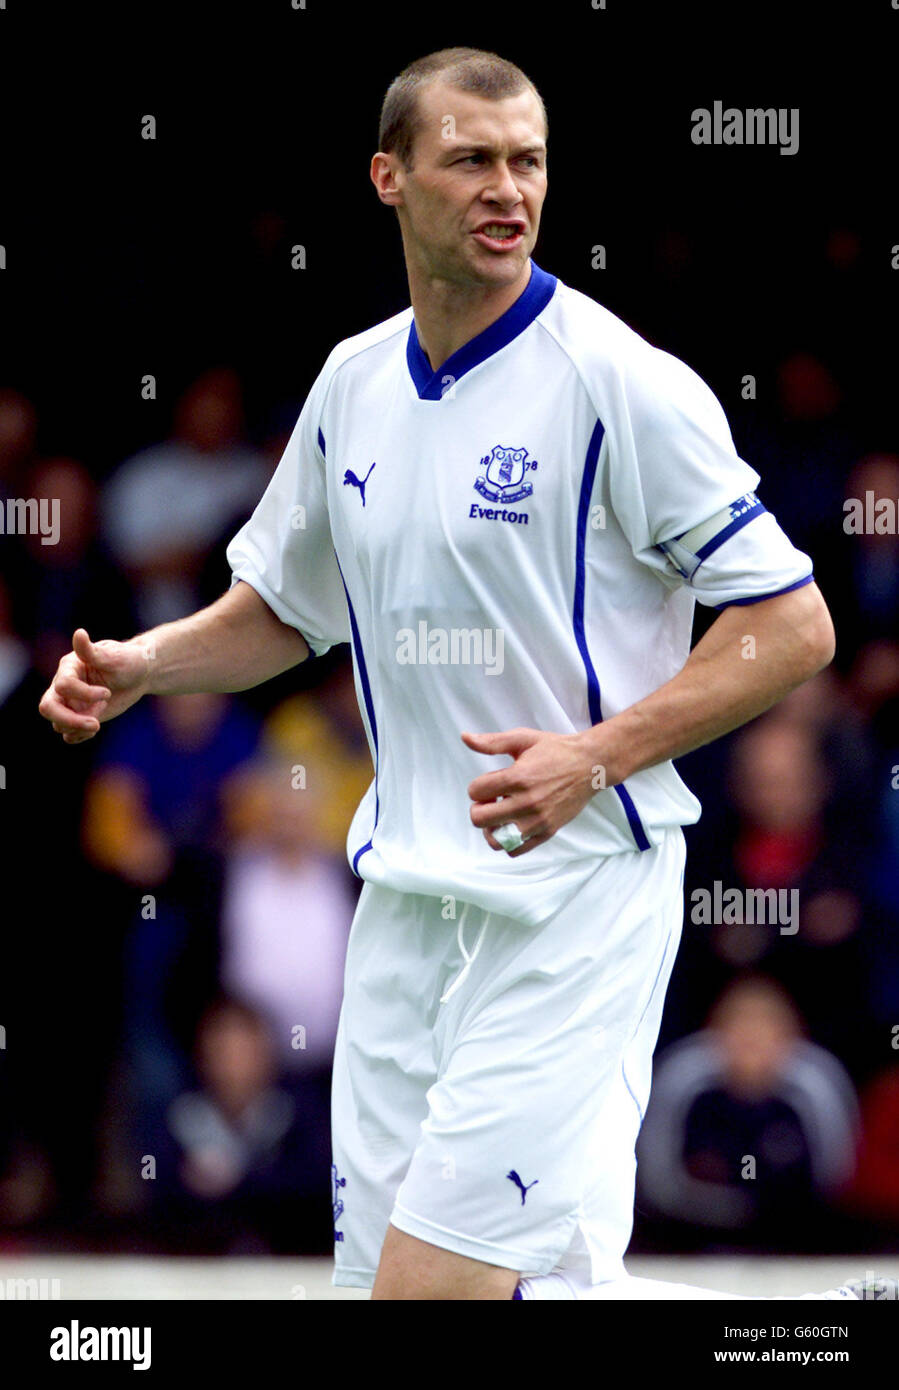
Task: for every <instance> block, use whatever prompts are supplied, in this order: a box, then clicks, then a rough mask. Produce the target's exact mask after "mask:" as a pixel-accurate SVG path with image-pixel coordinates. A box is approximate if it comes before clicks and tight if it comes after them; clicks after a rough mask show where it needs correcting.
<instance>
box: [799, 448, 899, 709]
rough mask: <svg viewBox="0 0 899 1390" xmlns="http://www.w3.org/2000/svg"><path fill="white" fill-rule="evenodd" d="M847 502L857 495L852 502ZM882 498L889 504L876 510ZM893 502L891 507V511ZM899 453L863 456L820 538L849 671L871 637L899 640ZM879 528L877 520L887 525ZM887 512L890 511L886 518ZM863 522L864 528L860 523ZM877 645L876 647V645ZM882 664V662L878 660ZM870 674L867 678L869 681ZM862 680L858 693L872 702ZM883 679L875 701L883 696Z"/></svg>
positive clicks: (824, 582)
mask: <svg viewBox="0 0 899 1390" xmlns="http://www.w3.org/2000/svg"><path fill="white" fill-rule="evenodd" d="M844 500H845V502H847V503H849V502H851V503H854V504H857V505H854V506H852V507H850V508H849V509H848V510H847V509H846V508H845V507H844ZM878 503H882V504H884V506H883V507H882V508H881V511H880V512H878V511H877V505H878ZM886 508H889V511H886ZM897 509H899V456H897V455H895V454H885V453H883V454H869V455H867V456H866V457H864V458H862V459H860V460H858V462H856V463H855V465H854V466H853V468H852V471H851V472H850V473H849V476H848V478H846V479H845V482H844V484H843V487H842V495H841V499H840V505H839V506H838V508H837V509H836V510H835V511H834V512H833V513H832V515H830V516H828V517H827V518H826V519H825V523H824V524H823V525H822V526H821V528H820V529H819V531H818V534H817V535H816V536H815V538H814V544H815V551H816V560H815V573H816V577H817V579H818V582H819V584H820V587H821V592H822V593H823V594H824V597H825V598H826V600H827V602H828V606H829V607H830V610H831V614H832V616H833V620H834V627H835V629H836V634H837V654H836V664H837V667H838V669H840V670H842V671H848V670H850V668H853V667H856V666H858V664H859V662H860V658H861V655H862V653H863V652H864V651H865V649H867V648H869V647H871V646H872V644H880V643H889V644H893V646H894V647H895V644H896V643H897V642H899V538H897V535H896V529H895V528H896V512H897ZM890 513H891V515H892V527H891V528H890V529H885V530H884V529H881V530H880V531H876V530H874V529H873V526H872V525H871V524H870V523H871V522H872V521H873V522H874V523H875V524H876V525H879V526H880V527H881V528H883V527H884V526H888V525H889V522H890ZM884 518H885V519H884ZM859 525H860V526H861V528H862V529H861V530H857V529H855V528H856V527H857V526H859ZM875 649H876V647H875ZM874 669H876V670H877V671H880V669H881V668H880V667H879V666H878V667H877V668H872V672H871V673H872V674H873V670H874ZM870 678H871V677H870V674H869V676H868V682H870ZM868 682H865V681H861V682H860V681H859V678H858V677H856V683H857V684H861V685H862V689H860V690H859V694H860V695H861V696H862V699H863V700H865V703H866V704H867V705H868V706H869V708H870V704H871V701H870V700H869V699H866V698H865V689H864V687H865V686H866V685H867V683H868ZM881 684H882V682H881V681H878V682H877V686H876V697H875V698H876V703H877V704H880V703H882V700H883V698H884V694H883V693H881V691H880V688H879V687H880V685H881ZM886 693H887V694H893V695H895V694H899V676H897V671H896V663H895V662H894V663H893V669H892V674H891V678H890V680H889V682H888V688H887V691H886Z"/></svg>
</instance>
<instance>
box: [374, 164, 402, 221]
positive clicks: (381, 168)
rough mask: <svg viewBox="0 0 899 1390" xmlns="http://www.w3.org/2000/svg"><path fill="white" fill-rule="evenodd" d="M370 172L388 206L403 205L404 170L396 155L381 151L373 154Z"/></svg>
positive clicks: (378, 192)
mask: <svg viewBox="0 0 899 1390" xmlns="http://www.w3.org/2000/svg"><path fill="white" fill-rule="evenodd" d="M370 172H371V181H372V183H373V184H374V186H375V188H376V190H377V194H378V197H379V198H380V199H381V202H382V203H386V204H387V206H388V207H393V208H395V207H401V206H402V202H403V195H402V183H403V171H402V168H401V167H400V162H399V160H398V159H397V157H396V155H393V154H382V153H381V152H380V151H379V152H378V153H377V154H376V155H373V156H372V161H371V170H370Z"/></svg>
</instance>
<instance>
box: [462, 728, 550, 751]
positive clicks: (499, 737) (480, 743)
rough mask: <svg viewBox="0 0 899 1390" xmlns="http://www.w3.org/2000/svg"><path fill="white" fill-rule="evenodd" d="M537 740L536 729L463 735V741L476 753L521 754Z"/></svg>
mask: <svg viewBox="0 0 899 1390" xmlns="http://www.w3.org/2000/svg"><path fill="white" fill-rule="evenodd" d="M536 738H537V731H536V730H535V729H506V730H505V731H503V732H501V733H492V734H469V733H463V734H462V740H463V742H464V743H466V744H467V745H468V747H469V748H473V749H474V751H475V752H476V753H511V754H513V755H514V754H516V753H520V752H521V750H522V749H523V748H530V746H531V744H532V743H533V742H534V740H535V739H536Z"/></svg>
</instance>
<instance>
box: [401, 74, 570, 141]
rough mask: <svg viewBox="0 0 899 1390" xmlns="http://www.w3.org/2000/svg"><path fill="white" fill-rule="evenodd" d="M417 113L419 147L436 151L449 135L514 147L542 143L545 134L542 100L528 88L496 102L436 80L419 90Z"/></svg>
mask: <svg viewBox="0 0 899 1390" xmlns="http://www.w3.org/2000/svg"><path fill="white" fill-rule="evenodd" d="M418 114H419V118H420V124H419V130H418V135H417V137H416V145H417V146H418V148H419V149H420V150H426V149H431V150H434V151H435V152H436V151H437V150H439V149H440V148H441V147H444V146H445V144H446V141H447V139H448V138H452V139H454V140H455V142H456V143H464V142H465V141H466V140H472V141H478V142H486V141H489V142H491V143H492V144H496V145H501V146H513V145H534V144H541V143H542V142H543V140H544V139H545V135H546V131H545V128H544V124H543V113H542V111H541V109H540V103H539V102H538V100H537V98H536V96H535V95H534V93H533V92H532V91H531V90H530V88H528V87H526V88H525V89H524V91H522V92H519V93H518V95H517V96H514V97H501V98H500V99H499V100H498V101H497V100H493V99H492V98H489V97H482V96H478V95H477V93H475V92H460V91H459V90H458V88H456V87H452V86H450V84H449V83H448V82H444V81H442V80H440V79H436V80H434V81H432V82H428V83H427V84H426V85H425V86H424V87H423V88H422V89H421V91H420V92H419V94H418ZM448 116H451V117H452V118H453V125H450V123H449V122H447V119H446V118H447V117H448ZM453 126H454V127H455V129H453ZM448 132H452V133H451V134H448Z"/></svg>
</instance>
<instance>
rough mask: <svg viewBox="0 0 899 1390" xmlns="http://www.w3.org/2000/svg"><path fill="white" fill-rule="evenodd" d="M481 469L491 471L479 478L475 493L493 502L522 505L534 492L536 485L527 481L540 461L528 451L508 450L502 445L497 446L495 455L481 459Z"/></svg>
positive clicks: (491, 454)
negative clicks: (531, 456) (522, 500)
mask: <svg viewBox="0 0 899 1390" xmlns="http://www.w3.org/2000/svg"><path fill="white" fill-rule="evenodd" d="M480 466H481V468H486V470H487V471H486V473H484V474H483V475H482V476H481V477H480V478H478V479H476V481H475V485H474V486H475V492H479V493H480V494H481V496H482V497H487V498H489V500H490V501H491V502H518V501H520V499H521V498H522V497H530V495H531V493H532V492H533V491H534V489H533V487H532V485H531V484H530V483H526V482H525V481H524V479H525V474H526V473H527V472H528V470H529V469H531V468H536V467H537V464H536V461H535V460H533V459H529V458H528V451H527V449H506V448H504V446H503V445H502V444H494V446H493V450H492V452H491V453H489V454H485V455H484V457H483V458H482V459H481V463H480Z"/></svg>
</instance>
